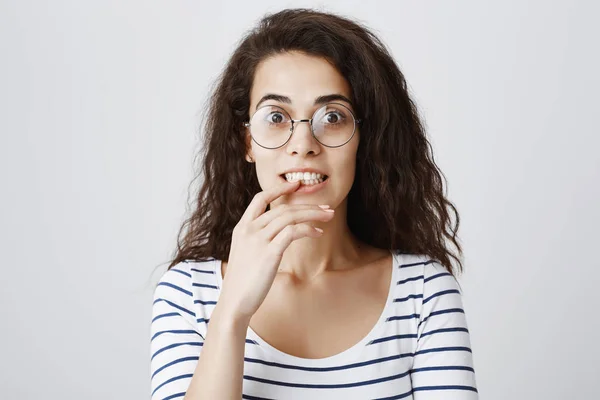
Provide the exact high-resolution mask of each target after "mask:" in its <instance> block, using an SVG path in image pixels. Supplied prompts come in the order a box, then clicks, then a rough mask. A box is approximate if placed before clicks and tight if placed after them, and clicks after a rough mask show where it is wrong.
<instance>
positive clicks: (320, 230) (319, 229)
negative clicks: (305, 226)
mask: <svg viewBox="0 0 600 400" xmlns="http://www.w3.org/2000/svg"><path fill="white" fill-rule="evenodd" d="M314 228H315V229H316V230H318V231H319V232H321V233H323V229H321V228H317V227H316V226H315V227H314Z"/></svg>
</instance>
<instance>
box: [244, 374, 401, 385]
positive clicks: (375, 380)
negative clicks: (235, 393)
mask: <svg viewBox="0 0 600 400" xmlns="http://www.w3.org/2000/svg"><path fill="white" fill-rule="evenodd" d="M405 376H408V371H406V372H402V373H400V374H397V375H392V376H384V377H383V378H377V379H371V380H368V381H360V382H351V383H339V384H327V385H326V384H309V383H290V382H280V381H274V380H270V379H264V378H257V377H254V376H250V375H244V379H247V380H249V381H256V382H261V383H267V384H269V385H276V386H286V387H296V388H304V389H344V388H351V387H359V386H367V385H374V384H377V383H381V382H387V381H393V380H396V379H400V378H403V377H405Z"/></svg>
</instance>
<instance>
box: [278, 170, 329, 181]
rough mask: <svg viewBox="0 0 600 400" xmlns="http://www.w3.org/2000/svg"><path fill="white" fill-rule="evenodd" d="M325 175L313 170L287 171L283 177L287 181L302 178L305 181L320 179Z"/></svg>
mask: <svg viewBox="0 0 600 400" xmlns="http://www.w3.org/2000/svg"><path fill="white" fill-rule="evenodd" d="M324 176H325V175H321V174H318V173H315V172H288V173H287V174H285V179H287V180H288V181H297V180H302V181H305V182H309V183H310V181H311V180H312V181H320V180H323V178H324Z"/></svg>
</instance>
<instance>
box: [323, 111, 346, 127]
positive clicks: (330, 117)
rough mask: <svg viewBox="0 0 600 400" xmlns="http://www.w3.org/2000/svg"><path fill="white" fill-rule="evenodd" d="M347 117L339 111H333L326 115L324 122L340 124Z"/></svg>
mask: <svg viewBox="0 0 600 400" xmlns="http://www.w3.org/2000/svg"><path fill="white" fill-rule="evenodd" d="M344 118H345V116H344V115H343V114H342V113H340V112H339V111H331V112H328V113H327V114H325V118H324V120H325V121H324V122H325V123H326V124H339V123H340V122H341V121H342V120H343V119H344Z"/></svg>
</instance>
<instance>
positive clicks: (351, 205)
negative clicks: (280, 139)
mask: <svg viewBox="0 0 600 400" xmlns="http://www.w3.org/2000/svg"><path fill="white" fill-rule="evenodd" d="M288 51H299V52H302V53H304V54H307V55H312V56H319V57H323V58H325V59H326V60H328V61H329V62H330V63H332V65H334V66H335V67H336V68H337V70H338V71H339V72H340V73H341V74H342V76H344V77H345V79H346V80H347V81H348V82H349V84H350V87H351V90H352V104H353V105H354V106H355V109H356V112H357V115H360V116H361V117H362V119H363V120H364V122H363V124H362V126H361V140H360V144H359V147H358V151H357V158H356V162H357V164H356V173H355V178H354V183H353V185H352V188H351V190H350V192H349V194H348V214H347V222H348V226H349V228H350V229H351V231H352V233H353V234H354V235H356V237H357V238H359V239H360V240H362V241H363V242H366V243H368V244H370V245H372V246H374V247H377V248H380V249H389V250H392V249H394V250H397V251H400V252H402V253H413V254H425V255H427V256H429V257H431V258H432V259H434V260H436V261H438V262H439V263H440V264H442V265H443V266H444V267H445V268H446V269H447V270H448V271H449V272H450V273H452V274H453V275H456V272H455V271H454V269H455V268H453V266H452V264H451V260H450V259H451V258H452V259H454V260H455V261H457V263H458V266H457V269H458V272H462V268H463V266H462V263H461V260H460V257H461V256H462V249H461V246H460V244H459V243H458V240H457V234H456V233H457V231H458V226H459V221H460V220H459V216H458V212H457V210H456V208H455V206H454V205H453V204H452V203H451V202H450V201H448V200H447V199H446V197H445V195H444V186H443V182H446V178H445V176H444V175H443V174H442V173H441V171H440V170H439V169H438V167H437V165H436V163H435V161H434V158H433V152H432V149H431V144H430V143H429V141H428V140H427V138H426V134H425V129H424V126H423V124H422V122H421V119H420V117H419V113H418V110H417V107H416V105H415V103H414V102H413V100H412V99H411V97H410V96H409V93H408V90H407V85H406V80H405V78H404V75H403V74H402V72H401V71H400V69H399V68H398V66H397V65H396V63H395V62H394V60H393V58H392V56H391V55H390V53H389V51H388V50H387V48H386V46H385V45H384V44H383V43H382V42H381V41H380V39H378V38H377V37H376V36H375V34H373V33H372V32H371V31H370V30H369V29H367V28H366V27H365V26H363V25H361V24H360V23H358V22H356V21H352V20H350V19H348V18H346V17H343V16H340V15H336V14H333V13H328V12H322V11H317V10H312V9H304V8H300V9H285V10H282V11H280V12H277V13H273V14H267V15H265V16H264V17H263V18H262V19H261V20H260V22H259V23H258V25H257V26H256V27H255V28H254V29H252V30H251V31H249V32H248V33H247V34H246V35H245V36H244V37H243V38H242V40H241V42H240V43H239V45H238V47H237V48H236V49H235V51H234V52H233V54H232V56H231V58H230V59H229V62H228V63H227V64H226V66H225V69H224V71H223V72H222V74H221V75H220V77H219V79H218V80H217V82H216V87H215V89H214V91H213V93H212V95H211V97H210V98H209V101H208V104H207V105H208V107H207V110H206V111H207V113H206V120H205V123H204V135H203V144H204V146H203V148H202V149H201V150H200V152H199V154H198V156H200V158H201V159H202V160H203V165H202V167H201V171H200V173H199V174H198V175H196V178H198V177H200V175H201V174H203V175H204V182H203V183H202V184H201V187H200V190H199V191H198V192H197V195H195V196H196V198H195V204H194V206H195V210H194V211H193V213H192V215H191V217H190V218H189V219H187V220H186V221H185V222H184V223H183V226H182V227H181V229H180V231H179V234H178V240H177V250H176V251H175V254H174V258H173V259H172V261H171V262H170V265H169V267H168V268H169V269H170V268H171V267H173V266H175V265H176V264H177V263H179V262H182V261H186V260H196V261H199V260H207V259H211V258H216V259H221V260H225V261H228V257H229V251H230V246H231V236H232V232H233V228H234V227H235V225H236V224H237V223H238V222H239V220H240V218H241V217H242V214H243V213H244V212H245V210H246V208H247V207H248V205H249V204H250V201H251V200H252V198H253V197H254V195H255V194H256V193H258V192H260V191H261V190H262V189H261V187H260V185H259V182H258V178H257V176H256V171H255V167H254V164H251V163H248V162H246V161H245V154H246V152H247V150H248V148H247V142H246V140H245V133H244V131H243V128H242V124H243V122H245V121H247V120H248V117H249V108H250V88H251V86H252V81H253V76H254V72H255V70H256V67H257V64H259V63H260V62H261V61H262V60H264V59H265V58H267V57H270V56H273V55H276V54H280V53H282V52H288ZM267 209H268V207H267ZM449 210H451V211H452V212H453V213H454V215H455V217H456V221H455V225H454V226H452V223H451V219H450V214H449ZM445 239H449V240H450V241H451V243H452V244H453V245H454V246H455V247H456V249H457V254H454V253H452V252H450V251H449V250H448V248H447V247H446V243H445ZM457 255H458V256H457Z"/></svg>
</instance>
